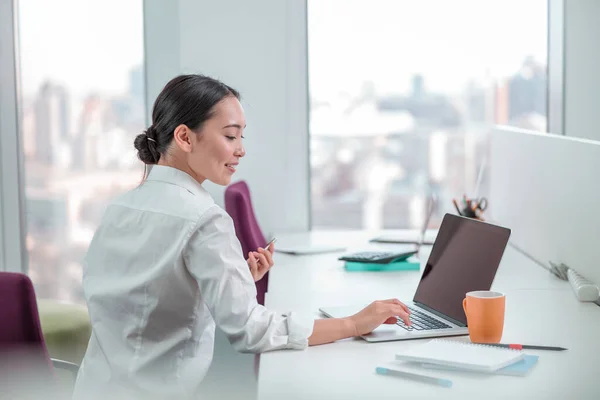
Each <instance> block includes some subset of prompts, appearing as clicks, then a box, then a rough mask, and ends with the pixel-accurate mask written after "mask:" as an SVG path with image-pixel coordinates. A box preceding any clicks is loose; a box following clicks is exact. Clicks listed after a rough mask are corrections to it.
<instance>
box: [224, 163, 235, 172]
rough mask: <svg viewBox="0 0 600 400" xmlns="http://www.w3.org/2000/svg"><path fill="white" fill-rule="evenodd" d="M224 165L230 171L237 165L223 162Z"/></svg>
mask: <svg viewBox="0 0 600 400" xmlns="http://www.w3.org/2000/svg"><path fill="white" fill-rule="evenodd" d="M225 166H226V167H227V168H228V169H229V170H230V171H232V172H235V168H236V167H237V164H225Z"/></svg>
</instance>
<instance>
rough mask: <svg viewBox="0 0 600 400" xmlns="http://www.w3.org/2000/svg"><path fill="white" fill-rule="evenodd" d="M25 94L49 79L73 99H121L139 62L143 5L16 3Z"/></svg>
mask: <svg viewBox="0 0 600 400" xmlns="http://www.w3.org/2000/svg"><path fill="white" fill-rule="evenodd" d="M17 3H18V15H19V18H18V29H19V35H18V37H19V39H18V40H19V52H20V60H21V64H20V67H21V84H22V87H23V91H24V93H25V95H31V94H33V93H34V92H35V91H37V89H38V87H39V86H40V84H41V83H42V82H43V81H45V80H47V79H52V80H53V81H56V82H59V83H67V86H68V88H69V90H70V91H71V92H73V94H76V95H77V94H85V93H89V92H90V91H96V92H101V93H110V94H120V93H123V92H124V91H126V90H127V89H128V79H129V76H128V73H127V72H128V71H129V70H131V69H132V68H133V67H135V66H137V65H140V64H142V63H143V57H144V36H143V8H142V7H143V6H142V0H94V1H90V0H19V1H18V2H17Z"/></svg>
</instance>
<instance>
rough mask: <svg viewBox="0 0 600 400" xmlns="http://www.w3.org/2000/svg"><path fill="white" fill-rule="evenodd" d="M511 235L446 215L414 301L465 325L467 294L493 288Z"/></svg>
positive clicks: (497, 227) (504, 231) (497, 228)
mask: <svg viewBox="0 0 600 400" xmlns="http://www.w3.org/2000/svg"><path fill="white" fill-rule="evenodd" d="M509 236H510V230H509V229H506V228H503V227H499V226H496V225H491V224H487V223H484V222H480V221H475V220H472V219H468V218H462V217H457V216H455V215H452V214H446V216H445V217H444V220H443V221H442V225H441V226H440V230H439V233H438V235H437V237H436V240H435V244H434V245H433V249H432V250H431V254H430V256H429V259H428V260H427V264H426V265H425V269H424V270H423V275H422V276H421V282H420V283H419V286H418V288H417V292H416V293H415V297H414V299H413V300H414V301H415V302H419V303H422V304H424V305H426V306H428V307H430V308H432V309H434V310H436V311H438V312H441V313H443V314H445V315H447V316H449V317H451V318H454V319H455V320H458V321H461V322H462V323H464V324H465V325H466V323H467V317H466V316H465V313H464V311H463V307H462V301H463V299H464V298H465V294H466V293H467V292H470V291H473V290H490V288H491V286H492V282H493V281H494V277H495V276H496V271H497V270H498V265H499V264H500V260H501V259H502V254H503V253H504V249H505V248H506V244H507V243H508V238H509Z"/></svg>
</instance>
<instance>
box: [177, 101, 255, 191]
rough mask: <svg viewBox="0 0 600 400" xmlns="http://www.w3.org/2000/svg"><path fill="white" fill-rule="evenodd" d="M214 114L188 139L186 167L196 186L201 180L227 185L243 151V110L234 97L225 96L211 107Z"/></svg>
mask: <svg viewBox="0 0 600 400" xmlns="http://www.w3.org/2000/svg"><path fill="white" fill-rule="evenodd" d="M213 111H214V115H213V116H212V118H210V119H209V120H208V121H206V122H205V123H204V126H203V127H202V131H201V132H200V134H198V135H196V134H192V135H191V136H190V141H191V151H190V152H189V153H188V157H187V160H188V165H189V167H190V169H191V170H192V172H193V173H194V175H195V176H194V177H195V178H196V180H198V181H199V182H200V183H202V182H203V181H204V180H205V179H208V180H209V181H211V182H214V183H216V184H218V185H223V186H226V185H228V184H229V183H230V182H231V177H232V175H233V174H234V173H235V170H236V168H237V166H238V163H239V161H240V158H242V157H244V155H245V154H246V150H245V149H244V146H243V145H242V133H243V131H244V128H245V127H246V118H245V117H244V110H243V109H242V105H241V104H240V102H239V101H238V99H237V98H235V97H233V96H227V97H225V98H224V99H223V100H221V101H220V102H219V103H218V104H217V105H216V106H215V107H214V110H213Z"/></svg>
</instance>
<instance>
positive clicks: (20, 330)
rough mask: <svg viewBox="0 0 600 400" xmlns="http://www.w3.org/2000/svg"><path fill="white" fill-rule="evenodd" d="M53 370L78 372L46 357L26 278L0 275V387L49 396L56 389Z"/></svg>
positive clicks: (28, 280)
mask: <svg viewBox="0 0 600 400" xmlns="http://www.w3.org/2000/svg"><path fill="white" fill-rule="evenodd" d="M54 367H57V368H61V369H65V370H68V371H70V372H72V373H73V374H74V376H76V375H77V371H78V369H79V367H78V366H77V365H76V364H73V363H70V362H67V361H61V360H55V359H51V358H50V356H49V355H48V350H47V349H46V342H45V341H44V336H43V335H42V327H41V324H40V317H39V313H38V307H37V301H36V297H35V291H34V289H33V284H32V283H31V280H30V279H29V277H28V276H27V275H24V274H20V273H14V272H0V385H2V387H12V390H15V391H16V390H18V391H21V392H22V391H23V390H26V391H27V390H34V389H36V390H42V391H44V392H45V391H46V390H48V391H50V392H52V390H58V388H59V386H58V385H57V381H56V376H55V374H54ZM25 377H29V378H30V381H28V380H27V378H25ZM15 378H16V379H15ZM15 385H16V386H15ZM32 386H36V387H32Z"/></svg>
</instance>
